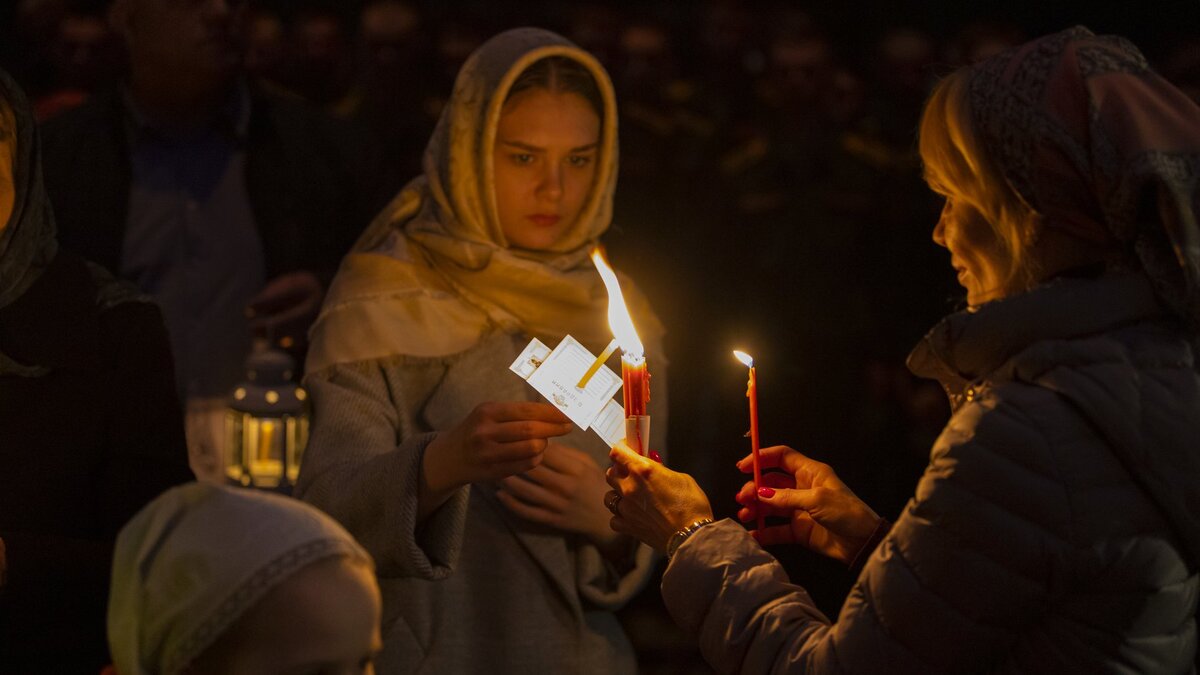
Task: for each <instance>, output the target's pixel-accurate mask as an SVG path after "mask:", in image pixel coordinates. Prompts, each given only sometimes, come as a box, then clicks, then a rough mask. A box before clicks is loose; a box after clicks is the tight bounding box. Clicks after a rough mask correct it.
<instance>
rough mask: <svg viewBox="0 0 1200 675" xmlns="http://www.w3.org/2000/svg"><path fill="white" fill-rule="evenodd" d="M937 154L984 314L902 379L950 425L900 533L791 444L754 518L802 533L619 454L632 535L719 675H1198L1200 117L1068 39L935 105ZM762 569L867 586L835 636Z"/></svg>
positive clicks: (1124, 46) (949, 334) (932, 144)
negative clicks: (822, 566) (653, 555)
mask: <svg viewBox="0 0 1200 675" xmlns="http://www.w3.org/2000/svg"><path fill="white" fill-rule="evenodd" d="M920 148H921V156H922V158H923V159H924V162H925V168H926V176H927V179H928V181H929V184H930V186H931V187H932V188H933V189H934V190H935V191H937V192H939V193H940V194H942V195H944V196H945V197H946V207H945V210H944V211H943V213H942V217H941V219H940V221H939V222H938V224H937V226H936V227H935V229H934V233H933V237H934V240H935V241H936V242H937V243H938V244H940V245H942V246H945V247H946V248H947V249H949V251H950V259H951V263H952V264H953V265H954V267H955V268H956V269H957V270H958V273H959V274H958V278H959V281H960V283H961V284H962V285H963V287H964V288H965V289H966V291H967V304H968V306H969V307H968V309H967V310H965V311H962V312H959V313H957V314H952V315H950V316H948V317H947V318H946V319H944V320H943V321H942V322H941V323H939V324H938V325H937V326H936V327H935V328H934V329H933V330H932V331H931V332H930V333H929V334H928V335H927V336H926V337H925V338H924V339H923V340H922V342H921V343H920V344H919V345H918V346H917V348H916V350H915V351H914V352H913V354H912V356H911V357H910V360H909V365H910V367H911V368H912V369H913V371H914V372H916V373H917V374H919V375H924V376H927V377H931V378H937V379H938V380H940V381H941V383H942V384H943V385H944V386H945V388H946V391H947V392H948V394H949V395H950V399H951V403H952V405H953V407H954V415H953V417H952V418H951V420H950V421H949V423H948V424H947V426H946V428H945V430H944V431H943V432H942V434H941V436H940V438H939V439H938V440H937V442H936V443H935V444H934V447H933V449H932V451H931V453H930V463H929V466H928V467H927V469H926V471H925V475H924V476H923V477H922V479H921V481H920V484H919V485H918V486H917V491H916V495H915V496H914V497H913V498H912V500H911V501H910V502H909V503H908V505H907V507H906V508H905V509H904V511H903V513H902V514H901V516H900V518H899V520H898V521H897V522H896V524H895V525H894V526H891V527H890V531H889V529H888V524H887V523H886V522H884V521H882V520H881V519H880V518H879V517H878V516H877V515H876V514H875V513H874V512H873V511H872V510H871V509H870V507H868V506H867V505H866V504H864V503H863V502H861V501H860V500H858V499H857V498H856V497H855V496H854V494H853V493H852V492H851V491H850V490H849V489H848V488H847V487H846V486H845V485H844V484H843V483H842V482H841V481H840V480H839V479H838V477H837V475H836V473H835V472H834V471H833V469H832V468H831V467H829V466H827V465H825V464H821V463H819V462H815V461H813V460H810V459H808V458H807V457H805V456H804V455H802V454H800V453H799V452H796V451H795V450H792V449H790V448H787V447H783V446H779V447H774V448H769V449H766V450H764V452H763V464H764V465H765V466H767V467H770V468H778V469H780V470H781V471H780V472H779V473H770V474H767V476H765V477H764V480H765V481H766V486H764V487H762V488H761V490H759V491H758V492H757V494H756V493H755V491H754V486H753V484H752V483H749V484H747V485H746V486H745V487H744V488H743V490H742V492H741V493H740V494H739V502H741V503H742V504H743V505H745V506H746V508H745V509H743V510H742V512H741V513H740V516H741V517H742V518H744V519H746V520H749V519H753V518H754V517H755V516H756V515H759V514H765V515H767V516H781V517H786V518H787V519H788V521H789V522H788V523H787V524H786V525H780V526H775V527H767V528H765V529H764V530H763V531H761V532H759V533H757V536H756V537H754V538H752V537H751V536H750V535H749V534H747V533H746V532H745V531H744V530H743V529H742V528H741V527H739V526H738V525H737V524H736V523H733V522H730V521H725V522H721V523H715V524H714V523H712V522H711V518H712V512H711V509H710V508H709V503H708V500H707V498H706V497H705V496H704V494H703V492H701V491H700V490H699V488H697V487H696V484H695V482H694V481H692V480H691V479H690V478H689V477H687V476H686V475H683V474H679V473H674V472H671V471H669V470H666V469H663V468H661V467H659V466H658V465H656V464H654V463H652V462H646V461H644V460H643V459H642V458H640V457H638V456H636V455H632V453H629V452H627V451H623V450H621V449H619V448H618V449H616V450H614V457H615V459H616V460H617V461H618V466H617V467H614V468H613V469H612V470H610V483H611V484H612V485H613V487H614V490H615V491H616V493H617V494H619V495H621V498H620V499H619V500H618V503H617V507H616V509H615V510H616V512H617V516H616V518H615V519H614V523H613V524H614V527H615V528H616V529H617V530H618V531H624V532H630V533H634V534H636V535H637V536H638V537H639V538H642V539H643V540H644V541H646V542H648V543H650V544H653V545H655V546H658V547H660V548H664V549H666V552H667V553H668V555H671V556H672V557H671V562H670V564H669V566H668V568H667V570H666V573H665V574H664V577H663V586H662V592H663V598H664V600H665V601H666V603H667V606H668V608H669V609H670V611H671V613H672V614H673V615H674V617H675V618H676V620H678V621H679V622H680V623H681V624H682V625H683V626H685V627H686V628H687V629H688V630H689V631H691V632H693V633H694V634H696V635H698V636H699V639H700V645H701V649H702V651H703V652H704V654H705V655H706V657H707V659H708V660H709V662H710V663H712V664H713V665H714V666H715V667H716V668H717V670H719V671H720V672H742V673H767V672H806V673H807V672H817V673H824V672H858V673H866V672H912V673H967V672H983V671H988V672H1044V673H1062V672H1079V673H1110V672H1111V673H1115V672H1123V673H1124V672H1129V673H1134V672H1136V673H1183V672H1189V671H1191V672H1195V671H1194V666H1193V659H1194V655H1195V653H1196V644H1197V629H1196V620H1195V615H1196V606H1197V597H1198V595H1200V577H1198V575H1197V571H1198V570H1200V490H1197V489H1196V486H1197V485H1198V484H1200V376H1198V375H1197V371H1196V345H1197V337H1198V333H1197V329H1198V327H1200V224H1198V223H1197V213H1200V108H1197V106H1196V105H1195V104H1194V103H1193V102H1192V101H1190V100H1189V99H1188V98H1187V97H1185V96H1184V95H1183V94H1182V93H1180V92H1179V91H1178V90H1176V89H1175V88H1173V87H1172V86H1170V85H1169V84H1167V82H1166V81H1164V80H1163V79H1162V78H1161V77H1159V76H1158V75H1156V74H1155V73H1154V72H1153V71H1151V70H1150V69H1149V67H1148V66H1147V64H1146V61H1145V59H1144V58H1143V57H1142V55H1141V54H1140V53H1139V52H1138V50H1137V49H1136V48H1135V47H1134V46H1133V45H1131V44H1130V43H1128V42H1126V41H1124V40H1122V39H1120V38H1114V37H1097V36H1095V35H1093V34H1092V33H1090V32H1089V31H1087V30H1086V29H1083V28H1074V29H1071V30H1067V31H1064V32H1061V33H1057V34H1055V35H1051V36H1048V37H1045V38H1042V39H1039V40H1036V41H1034V42H1031V43H1029V44H1026V45H1022V46H1020V47H1017V48H1014V49H1012V50H1009V51H1007V52H1004V53H1002V54H1000V55H997V56H995V57H993V58H991V59H989V60H986V61H984V62H981V63H980V64H978V65H976V66H973V67H971V68H970V69H967V70H963V71H959V72H957V73H956V74H954V75H952V76H950V77H949V78H947V79H946V80H945V81H943V82H942V83H941V84H940V85H939V86H938V88H937V89H936V91H935V92H934V94H933V96H932V98H931V99H930V101H929V103H928V105H927V107H926V109H925V114H924V119H923V122H922V125H921V141H920ZM750 464H751V462H750V459H749V458H746V459H743V460H742V461H741V462H740V467H741V468H742V469H743V470H749V466H750ZM612 498H614V499H615V498H616V495H614V496H613V497H612ZM755 539H757V540H758V541H757V542H756V541H755ZM880 540H882V543H880ZM759 543H777V544H778V543H798V544H801V545H804V546H807V547H809V548H811V549H813V550H816V551H819V552H822V553H824V554H826V555H829V556H831V557H834V558H836V559H839V560H842V561H843V562H846V563H848V564H850V563H857V564H859V565H862V564H863V563H864V562H865V566H863V567H862V569H861V572H860V573H859V575H858V581H857V583H856V584H855V586H854V588H853V590H852V591H851V592H850V596H849V598H848V599H847V601H846V603H845V605H844V606H843V607H842V610H841V612H840V614H839V615H838V617H837V620H836V621H830V620H829V619H828V618H827V617H825V616H824V615H823V614H822V613H821V612H820V611H819V610H818V609H817V608H816V607H815V606H814V605H813V603H812V601H811V599H810V598H809V596H808V594H807V593H806V592H805V591H804V589H802V588H799V587H797V586H794V585H791V584H789V583H788V582H787V577H786V575H785V573H784V571H783V570H782V569H781V568H780V566H779V564H778V563H777V562H776V561H775V560H774V559H773V558H772V557H771V556H770V555H769V554H767V553H766V552H765V551H763V549H762V548H760V547H759ZM876 545H877V546H876ZM672 554H673V555H672Z"/></svg>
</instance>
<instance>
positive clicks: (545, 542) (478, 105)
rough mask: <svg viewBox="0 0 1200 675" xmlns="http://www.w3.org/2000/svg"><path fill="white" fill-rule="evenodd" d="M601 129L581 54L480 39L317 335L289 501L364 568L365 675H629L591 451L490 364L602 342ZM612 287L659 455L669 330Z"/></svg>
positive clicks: (639, 573) (613, 156) (605, 118)
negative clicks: (635, 351) (374, 646)
mask: <svg viewBox="0 0 1200 675" xmlns="http://www.w3.org/2000/svg"><path fill="white" fill-rule="evenodd" d="M616 119H617V115H616V103H615V100H614V97H613V91H612V85H611V84H610V82H609V79H608V76H607V74H606V73H605V72H604V70H603V68H602V67H601V66H600V65H599V63H598V62H597V61H596V60H595V59H594V58H593V57H592V56H590V55H589V54H587V53H586V52H584V51H582V50H580V49H579V48H577V47H575V46H574V45H572V44H571V43H569V42H567V41H566V40H564V39H563V38H561V37H559V36H558V35H555V34H553V33H549V32H546V31H543V30H538V29H531V28H526V29H517V30H512V31H508V32H506V33H502V34H500V35H498V36H496V37H494V38H492V39H491V40H489V41H488V42H487V43H486V44H484V45H483V46H482V47H480V48H479V50H478V51H476V52H475V53H474V54H473V55H472V56H471V58H470V59H469V60H468V61H467V63H466V64H465V65H464V66H463V68H462V70H461V72H460V73H459V76H458V80H457V82H456V84H455V87H454V92H453V95H452V97H451V100H450V102H449V103H448V105H447V106H446V108H445V110H444V112H443V114H442V117H441V120H440V122H439V124H438V127H437V129H436V131H435V132H434V135H433V138H432V139H431V140H430V142H429V146H428V148H427V150H426V154H425V173H424V175H423V176H421V177H419V178H417V179H416V180H414V181H413V182H411V183H410V184H409V185H408V186H407V187H406V188H405V189H404V190H403V191H402V192H401V193H400V194H399V196H397V197H396V199H395V200H394V201H393V202H392V204H391V205H390V206H389V207H388V209H387V210H385V212H384V213H383V214H381V215H380V217H379V218H378V219H377V220H376V221H375V222H374V223H373V224H372V225H371V226H370V227H369V228H368V230H367V231H366V232H365V233H364V235H363V236H362V238H361V239H360V240H359V242H358V244H357V245H356V247H355V249H354V251H353V252H352V253H351V254H350V255H349V256H348V257H347V258H346V259H345V260H344V261H343V263H342V268H341V271H340V272H339V273H338V276H337V278H336V280H335V282H334V284H333V285H332V287H331V290H330V293H329V297H328V298H327V300H326V303H325V307H324V309H323V311H322V313H321V315H320V317H319V318H318V320H317V323H316V324H315V326H314V328H313V332H312V347H311V351H310V353H309V360H308V368H307V370H308V375H307V378H306V383H307V387H308V391H309V392H310V393H311V396H312V400H313V404H314V427H313V432H312V438H311V441H310V443H309V446H308V450H307V453H306V457H305V460H304V464H303V466H302V468H301V475H300V480H299V484H298V485H297V494H298V495H299V496H300V497H301V498H303V499H305V500H307V501H309V502H311V503H313V504H315V505H317V506H319V507H321V508H322V509H325V510H326V511H328V512H329V513H330V514H332V515H333V516H334V517H336V518H337V519H338V520H339V521H341V522H342V523H343V524H344V525H346V527H347V528H348V529H349V530H350V531H351V532H352V533H353V534H354V535H355V536H356V537H357V538H358V539H359V541H361V542H362V543H363V545H364V546H365V547H366V548H367V549H368V550H369V551H370V552H371V554H372V555H373V556H374V557H375V560H376V563H377V565H378V575H379V581H380V586H381V588H382V590H383V598H384V617H385V620H384V624H385V625H384V653H383V655H382V656H381V659H380V661H379V664H380V665H379V667H380V671H381V672H384V673H409V672H464V673H465V672H490V673H528V672H564V673H565V672H571V673H584V672H588V673H590V672H595V673H609V672H629V671H632V670H633V669H634V668H635V667H636V666H635V663H634V655H633V652H632V649H631V647H630V644H629V641H628V639H627V638H626V636H625V635H624V634H623V632H622V630H621V627H620V625H619V624H618V622H617V620H616V617H615V616H614V615H613V610H615V609H617V608H618V607H620V606H621V605H622V604H624V603H625V602H626V601H627V600H628V599H629V598H630V597H631V596H632V595H633V594H634V593H635V592H637V590H639V589H640V588H641V586H642V585H643V584H644V582H645V581H646V578H647V576H648V573H649V571H650V568H651V565H652V557H651V551H650V549H649V548H647V547H644V546H641V547H639V546H638V544H637V543H636V542H635V541H634V540H632V539H631V538H628V537H624V536H619V535H617V534H615V533H614V532H612V531H611V529H609V527H608V521H609V518H610V514H609V513H608V512H607V511H606V510H605V509H604V507H603V504H602V500H601V498H602V496H603V494H604V492H605V491H606V489H607V487H606V486H605V484H604V474H603V470H602V469H601V468H600V467H601V464H602V463H604V462H605V461H606V456H607V453H608V448H607V447H606V446H605V444H604V443H603V442H602V441H601V440H600V439H599V437H597V436H596V435H595V434H593V433H592V432H591V431H587V432H583V431H580V430H578V429H575V428H574V427H572V426H571V425H570V423H569V422H568V421H567V419H566V418H565V417H564V416H562V415H561V413H559V412H558V411H557V409H555V408H554V407H553V406H552V405H550V404H547V403H540V402H535V401H537V400H538V398H539V396H538V395H537V394H536V393H535V392H534V391H533V390H532V389H531V388H530V387H529V386H528V385H527V384H526V383H524V382H523V381H521V379H520V378H518V377H516V376H515V375H513V374H512V373H511V372H509V370H508V368H509V365H510V364H511V363H512V362H513V361H514V360H515V359H516V357H517V355H518V354H519V353H520V352H521V350H522V349H523V348H524V346H525V345H526V343H528V341H529V339H530V338H531V337H537V338H540V339H541V340H542V341H543V342H545V343H546V344H548V345H551V346H553V345H555V344H557V343H558V342H559V341H560V340H561V339H562V338H563V337H564V336H566V335H568V334H569V335H572V336H574V337H575V338H576V339H578V340H579V341H580V342H581V343H583V344H584V345H586V346H588V347H589V348H591V349H592V350H593V351H596V352H599V351H600V350H602V349H603V348H604V347H605V345H607V343H608V342H609V340H610V339H611V337H612V334H611V332H610V329H609V327H608V325H607V314H606V309H607V295H606V293H605V291H604V287H603V285H602V282H601V280H600V277H599V275H598V274H597V273H596V270H595V269H594V267H593V266H592V264H591V262H590V261H589V259H588V254H589V251H590V249H591V248H592V247H593V246H595V244H596V242H597V239H598V238H599V237H600V235H601V234H603V233H604V231H605V230H606V229H607V228H608V226H609V221H610V217H611V211H612V198H613V189H614V186H615V182H616V174H617V134H616ZM623 287H624V291H625V295H626V298H627V300H628V302H629V303H630V304H631V306H632V312H633V315H634V321H635V323H636V325H637V328H638V330H639V331H640V334H641V338H642V340H643V342H645V343H646V346H647V352H648V359H649V363H650V365H651V368H652V371H653V373H654V387H653V398H652V399H651V404H650V405H651V411H650V412H651V414H652V416H653V418H654V425H653V427H652V429H651V434H652V438H651V447H652V448H654V449H656V450H658V451H660V452H661V451H662V450H663V439H664V438H665V431H666V406H665V404H666V400H665V394H666V378H665V366H666V363H665V360H664V359H663V357H662V349H661V336H662V333H663V330H662V327H661V325H660V324H659V323H658V321H657V320H656V319H655V317H654V315H653V313H652V312H651V311H650V309H649V307H648V306H647V303H646V302H645V300H644V298H643V297H642V296H641V295H640V294H639V293H638V292H637V290H636V288H635V287H634V286H633V285H632V283H631V282H630V281H629V280H628V279H624V280H623ZM558 436H561V438H554V439H553V440H549V441H548V440H547V439H549V438H551V437H558Z"/></svg>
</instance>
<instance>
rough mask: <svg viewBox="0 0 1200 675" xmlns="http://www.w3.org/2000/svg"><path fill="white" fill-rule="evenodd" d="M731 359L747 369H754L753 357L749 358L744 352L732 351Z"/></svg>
mask: <svg viewBox="0 0 1200 675" xmlns="http://www.w3.org/2000/svg"><path fill="white" fill-rule="evenodd" d="M733 357H734V358H736V359H737V360H738V361H741V362H742V363H743V364H744V365H745V366H746V367H747V368H753V367H754V357H753V356H750V355H749V354H747V353H746V352H742V351H738V350H736V349H735V350H733Z"/></svg>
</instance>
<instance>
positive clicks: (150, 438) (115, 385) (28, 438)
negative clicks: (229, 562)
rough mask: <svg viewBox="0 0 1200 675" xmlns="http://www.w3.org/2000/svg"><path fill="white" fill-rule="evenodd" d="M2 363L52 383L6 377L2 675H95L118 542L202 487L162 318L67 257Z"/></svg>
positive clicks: (2, 395) (1, 438)
mask: <svg viewBox="0 0 1200 675" xmlns="http://www.w3.org/2000/svg"><path fill="white" fill-rule="evenodd" d="M0 350H2V351H3V352H4V353H5V354H8V355H9V356H10V357H12V358H13V359H14V360H16V361H17V362H19V363H24V364H36V365H37V366H38V367H39V368H41V369H45V370H46V371H47V372H46V373H45V374H43V375H41V376H39V377H21V376H16V375H7V376H0V538H2V539H3V540H4V543H5V548H6V549H7V557H8V580H7V584H6V585H5V586H4V588H3V589H0V673H4V675H13V674H18V673H26V672H28V673H96V672H98V670H99V668H100V667H101V666H103V665H104V664H106V663H107V660H106V659H107V651H108V650H107V647H106V640H105V631H104V626H105V612H106V605H107V601H108V584H109V572H110V569H111V558H112V546H113V541H114V539H115V537H116V534H117V531H118V530H119V529H120V527H121V526H122V525H123V524H124V523H125V521H126V520H128V519H129V518H130V517H132V516H133V514H134V513H136V512H137V511H138V510H139V509H140V508H141V507H142V506H143V505H144V504H145V503H146V502H148V501H149V500H150V499H151V498H153V497H154V496H156V495H158V493H160V492H162V491H163V490H165V489H167V488H168V487H171V486H173V485H176V484H179V483H182V482H186V481H188V480H190V479H191V477H192V476H191V472H190V471H189V470H188V463H187V461H188V458H187V449H186V447H185V444H184V435H183V419H182V415H181V414H180V411H179V403H178V399H177V398H176V396H175V385H174V375H173V372H172V365H171V363H172V362H171V353H170V348H169V346H168V342H167V336H166V331H165V329H164V327H163V322H162V316H161V315H160V313H159V311H158V308H157V307H156V306H154V305H153V304H152V303H149V302H146V301H144V300H143V299H141V298H139V297H137V296H135V295H133V294H131V293H130V292H129V291H128V290H124V291H123V290H121V289H120V288H119V287H117V285H116V284H114V283H113V282H112V281H111V278H109V279H108V281H107V282H105V281H104V280H103V275H101V274H99V273H97V272H96V271H95V270H94V268H92V267H90V266H89V265H88V264H86V263H85V262H84V261H83V260H81V259H79V258H78V257H76V256H74V255H72V254H68V253H61V252H60V253H59V254H58V256H57V257H56V258H55V259H54V261H53V262H52V263H51V264H50V266H49V267H48V268H47V269H46V271H45V272H44V273H43V274H42V276H41V277H39V278H38V280H37V281H36V282H34V284H33V285H32V286H30V287H29V289H28V290H27V291H26V292H25V293H24V294H23V295H21V296H20V297H19V298H18V299H17V300H16V301H14V302H13V303H12V304H10V305H8V306H6V307H4V308H2V309H0Z"/></svg>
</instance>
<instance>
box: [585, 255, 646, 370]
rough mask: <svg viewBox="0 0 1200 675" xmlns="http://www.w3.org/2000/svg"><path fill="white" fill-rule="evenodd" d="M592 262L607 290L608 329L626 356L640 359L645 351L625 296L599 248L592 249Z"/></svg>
mask: <svg viewBox="0 0 1200 675" xmlns="http://www.w3.org/2000/svg"><path fill="white" fill-rule="evenodd" d="M592 262H593V263H594V264H595V265H596V270H597V271H599V272H600V278H601V279H603V280H604V287H605V288H606V289H608V327H609V328H611V329H612V332H613V337H615V338H616V339H617V344H619V345H621V351H622V352H624V353H625V354H626V355H627V356H629V357H631V358H634V359H640V358H642V355H643V354H644V353H645V351H646V350H645V347H643V346H642V341H641V339H640V338H638V334H637V329H636V328H634V327H633V319H632V318H631V317H630V316H629V308H627V307H626V306H625V296H624V295H622V294H621V284H620V283H619V282H618V281H617V275H616V273H615V272H613V270H612V268H611V267H609V266H608V262H607V261H605V260H604V254H603V253H601V252H600V249H599V248H595V249H592Z"/></svg>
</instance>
